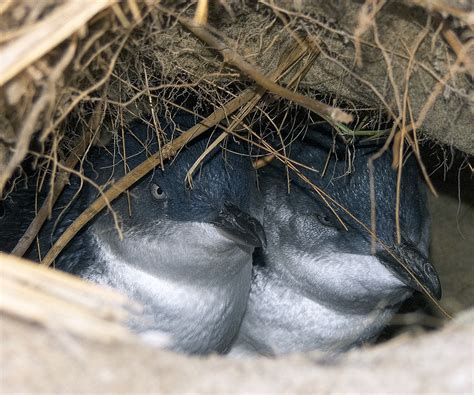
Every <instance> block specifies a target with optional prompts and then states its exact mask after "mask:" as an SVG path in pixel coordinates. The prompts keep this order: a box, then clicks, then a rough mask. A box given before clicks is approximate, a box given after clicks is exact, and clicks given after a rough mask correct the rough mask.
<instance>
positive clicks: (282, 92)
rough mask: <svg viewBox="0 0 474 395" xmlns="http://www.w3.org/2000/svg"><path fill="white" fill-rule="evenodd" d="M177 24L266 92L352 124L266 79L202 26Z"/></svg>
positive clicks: (339, 113) (344, 116)
mask: <svg viewBox="0 0 474 395" xmlns="http://www.w3.org/2000/svg"><path fill="white" fill-rule="evenodd" d="M178 20H179V22H180V23H181V24H182V25H183V26H185V27H186V28H187V29H188V30H189V31H191V32H192V33H193V34H195V35H196V36H197V37H199V38H200V39H201V40H202V41H204V42H205V43H207V44H208V45H210V46H211V47H212V48H214V49H215V50H216V51H218V52H220V53H221V55H222V56H223V57H224V61H225V62H226V63H229V64H231V65H233V66H234V67H237V68H238V69H239V70H240V71H242V72H243V73H244V74H246V75H248V76H249V77H250V78H252V79H253V80H254V81H255V82H256V83H257V84H258V85H260V86H261V87H262V88H265V89H266V90H268V91H270V92H272V93H274V94H276V95H278V96H280V97H283V98H285V99H288V100H291V101H293V102H295V103H297V104H299V105H301V106H303V107H305V108H307V109H309V110H311V111H314V112H315V113H317V114H319V115H321V116H322V115H325V116H329V117H330V118H331V119H332V120H333V121H336V122H343V123H349V122H352V115H350V114H348V113H346V112H344V111H342V110H341V109H339V108H335V107H331V106H328V105H327V104H324V103H321V102H319V101H316V100H313V99H311V98H310V97H307V96H304V95H300V94H299V93H296V92H292V91H290V90H289V89H286V88H284V87H282V86H280V85H278V84H276V83H274V82H273V81H271V80H270V79H269V78H267V77H266V76H265V75H264V74H263V73H262V72H260V71H259V70H257V69H256V68H255V66H253V65H251V64H250V63H248V62H247V61H246V60H245V59H244V58H243V57H242V56H240V55H239V54H238V53H236V52H235V51H233V50H232V49H230V48H229V47H228V46H227V45H226V44H224V43H223V42H221V41H220V40H219V39H217V38H216V37H215V36H213V35H212V34H211V33H210V32H209V30H208V29H207V28H205V27H203V26H202V25H199V24H197V23H196V22H194V21H193V20H190V19H188V18H184V17H181V16H179V17H178Z"/></svg>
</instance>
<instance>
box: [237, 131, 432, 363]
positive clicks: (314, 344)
mask: <svg viewBox="0 0 474 395" xmlns="http://www.w3.org/2000/svg"><path fill="white" fill-rule="evenodd" d="M308 134H309V135H311V138H308V137H307V138H305V139H304V141H301V140H296V141H294V142H293V143H292V145H291V147H290V148H289V149H288V151H289V157H290V158H292V159H294V160H296V161H298V162H300V163H302V164H304V165H307V166H308V167H309V168H308V169H306V168H301V174H303V176H305V177H307V178H308V179H309V180H310V181H311V182H312V183H313V184H314V185H315V186H317V187H319V188H320V189H321V190H323V191H325V193H327V195H329V196H330V197H331V198H332V199H334V201H335V202H337V203H339V204H340V205H341V206H343V207H344V208H345V209H347V210H348V212H346V211H344V210H343V209H341V207H340V206H338V205H337V204H335V203H334V202H331V200H330V199H329V198H327V196H326V197H325V200H326V202H325V201H323V199H322V198H321V197H320V196H319V194H318V193H317V192H315V190H314V188H313V187H312V186H310V185H308V183H307V182H306V181H304V180H302V179H301V177H298V176H297V175H295V173H292V174H291V181H290V192H289V193H288V184H287V178H286V171H285V168H284V165H282V164H279V163H277V161H276V160H274V161H273V162H272V163H271V164H269V165H267V166H266V167H264V168H263V169H262V170H261V172H260V174H259V185H260V189H261V195H262V199H263V205H264V214H263V227H264V230H265V233H266V236H267V240H268V243H267V247H266V248H265V249H262V248H259V249H257V251H256V252H255V257H254V269H253V279H252V286H251V291H250V296H249V301H248V305H247V309H246V313H245V315H244V319H243V321H242V325H241V328H240V331H239V334H238V336H237V339H236V342H235V344H234V346H233V348H232V350H231V352H230V354H231V355H233V356H249V355H266V356H275V355H281V354H287V353H294V352H308V351H313V350H319V351H324V352H329V353H336V354H337V353H340V352H344V351H346V350H348V349H350V348H352V347H355V346H357V345H361V344H363V343H366V342H370V341H373V340H375V339H376V338H377V336H378V335H379V333H380V332H381V331H382V329H383V328H384V327H385V326H386V325H387V323H388V322H389V321H390V319H391V318H392V316H393V315H394V313H395V312H396V311H397V309H398V307H399V306H400V304H401V303H402V302H403V301H404V300H406V299H407V298H409V297H410V296H411V295H412V293H413V292H415V291H422V289H423V288H425V289H426V290H427V291H428V292H429V293H430V294H431V295H432V296H433V297H434V298H436V299H439V298H440V297H441V285H440V281H439V278H438V275H437V273H436V270H435V268H434V266H433V265H432V264H431V263H430V262H429V260H428V258H427V257H428V244H429V215H428V212H427V208H426V207H427V191H426V188H425V186H424V184H423V182H422V180H421V177H420V174H419V172H418V168H417V164H416V161H415V159H414V158H413V157H408V158H406V159H405V161H404V164H403V173H402V179H401V194H400V196H401V201H400V211H399V218H400V228H401V243H397V239H396V236H395V232H396V225H395V218H396V212H395V211H396V210H395V207H396V203H395V202H396V188H397V173H396V172H395V171H394V170H393V169H392V165H391V163H392V155H391V154H390V153H389V152H386V153H384V154H383V155H382V157H380V158H379V159H378V160H375V161H374V171H373V181H374V191H375V201H374V203H375V210H376V236H377V241H376V243H375V254H373V253H372V252H373V251H372V245H371V241H372V238H371V234H370V232H368V231H367V229H371V207H372V205H371V196H370V195H371V189H370V172H369V167H368V163H369V158H370V157H371V156H373V154H374V153H375V152H377V151H378V150H379V149H380V148H381V145H380V144H375V145H374V143H372V142H371V143H356V145H355V147H354V149H353V150H352V156H351V157H352V160H351V161H350V162H349V163H348V161H346V160H345V158H344V155H342V158H341V149H339V148H340V144H339V143H336V145H338V144H339V148H336V149H333V151H334V152H333V153H332V154H331V156H330V159H329V160H328V154H329V152H331V150H332V146H333V138H332V136H330V135H328V134H327V133H325V130H321V129H318V130H310V131H309V133H308ZM344 151H345V147H344ZM327 203H329V204H330V205H331V207H332V209H331V208H330V207H328V204H327ZM349 213H350V214H351V215H353V216H354V217H355V218H357V220H358V221H360V222H358V221H357V220H355V219H354V218H353V217H352V216H351V215H350V214H349ZM336 214H337V216H336ZM338 217H339V218H338ZM340 220H341V221H342V222H341V221H340ZM343 224H344V225H343ZM362 224H363V225H362ZM400 262H401V263H400ZM402 264H403V265H405V266H406V267H407V268H408V269H409V270H410V271H411V274H409V273H408V272H407V270H405V269H404V268H403V266H402ZM414 277H416V279H415V278H414Z"/></svg>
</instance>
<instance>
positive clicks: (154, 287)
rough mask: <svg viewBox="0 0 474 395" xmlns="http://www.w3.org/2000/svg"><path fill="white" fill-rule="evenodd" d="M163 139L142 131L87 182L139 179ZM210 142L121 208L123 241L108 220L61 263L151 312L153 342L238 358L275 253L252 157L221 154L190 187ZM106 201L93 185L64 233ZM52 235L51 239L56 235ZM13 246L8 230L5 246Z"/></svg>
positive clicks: (141, 322) (133, 130) (147, 327)
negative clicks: (264, 264)
mask: <svg viewBox="0 0 474 395" xmlns="http://www.w3.org/2000/svg"><path fill="white" fill-rule="evenodd" d="M160 121H161V124H162V125H161V127H162V128H163V130H164V135H165V136H167V137H168V138H170V137H171V136H172V135H177V134H179V131H180V130H187V129H188V128H190V127H191V126H193V125H194V117H192V116H189V115H186V114H183V113H181V112H180V113H178V114H177V115H176V116H174V117H173V119H172V121H171V122H165V121H164V120H163V119H162V120H160ZM156 136H157V133H156V131H155V130H153V129H152V128H148V127H147V126H146V125H145V124H143V123H139V122H136V123H134V124H132V126H131V127H130V131H129V133H126V134H125V141H121V138H120V137H118V138H117V139H116V141H115V143H114V144H111V145H109V146H107V147H106V148H103V149H98V148H96V149H93V150H92V152H91V153H90V154H89V156H88V157H87V161H86V162H87V163H88V164H87V165H86V166H85V167H86V168H87V169H86V171H85V173H86V175H87V176H88V177H89V178H90V179H92V180H93V181H95V182H96V183H97V184H99V185H101V184H103V183H104V182H105V181H113V180H116V179H118V178H120V177H122V176H123V174H124V167H127V168H129V169H132V168H134V167H135V166H137V165H138V164H139V163H141V162H142V161H143V160H144V159H146V157H147V156H149V155H152V154H153V153H155V152H156V151H157V149H158V143H157V137H156ZM208 140H209V137H202V138H201V139H199V140H198V141H196V142H191V143H189V144H188V146H187V147H186V148H184V149H183V150H182V151H181V152H180V153H179V154H178V155H177V156H176V157H175V158H174V159H173V160H171V161H170V162H169V163H165V168H164V170H162V169H160V168H157V169H155V170H154V171H153V173H152V174H150V175H148V176H146V177H145V178H144V179H142V180H140V181H138V182H137V183H136V184H135V185H134V186H133V187H132V188H131V189H130V190H129V192H128V196H127V194H123V195H122V196H121V197H120V198H118V199H117V200H116V201H114V202H113V203H112V209H113V210H114V211H115V212H116V213H117V214H118V217H119V220H120V226H121V229H122V233H123V239H122V240H121V239H120V237H119V234H118V232H117V231H116V229H115V226H116V224H115V222H114V220H113V217H112V215H110V213H109V212H103V213H102V214H100V215H99V216H98V217H97V218H96V219H95V220H94V221H93V222H92V223H91V225H90V226H88V227H87V228H86V229H84V230H83V231H82V232H80V233H79V234H78V235H77V236H76V237H75V238H74V239H73V240H72V241H71V243H70V245H69V246H68V247H66V249H65V250H64V251H63V253H62V254H61V255H60V256H59V257H58V259H57V260H56V267H57V268H59V269H62V270H65V271H68V272H71V273H74V274H77V275H79V276H81V277H83V278H85V279H88V280H91V281H94V282H96V283H100V284H104V285H108V286H111V287H113V288H115V289H118V290H119V291H122V292H124V293H125V294H127V295H129V296H130V297H131V298H133V299H134V300H136V301H138V302H141V304H142V305H143V306H144V309H143V314H140V315H139V316H137V317H134V318H133V319H132V320H131V322H130V326H131V327H132V328H133V329H134V330H136V331H137V332H139V333H140V334H141V335H143V336H144V337H145V338H148V339H151V340H152V339H154V338H155V337H154V335H155V334H158V335H159V338H160V339H162V336H161V335H164V336H165V337H166V338H167V339H168V347H169V348H170V349H173V350H176V351H182V352H186V353H194V354H206V353H210V352H219V353H224V352H226V351H227V350H228V349H229V347H230V344H231V343H232V341H233V339H234V338H235V336H236V333H237V331H238V328H239V325H240V322H241V319H242V316H243V314H244V310H245V307H246V304H247V298H248V294H249V288H250V282H251V264H252V253H253V250H254V248H255V247H257V246H262V243H265V235H264V231H263V228H262V226H261V224H260V223H259V221H258V220H256V219H255V218H254V216H253V215H252V212H251V207H250V204H249V196H251V195H252V189H253V188H255V178H254V172H253V169H252V167H251V163H250V160H249V158H248V157H245V156H243V155H238V154H234V153H231V152H226V153H225V154H223V153H222V152H221V150H220V149H214V150H213V151H212V152H211V153H210V154H209V155H208V156H207V158H206V159H205V160H204V161H203V163H202V164H201V166H200V169H199V171H197V172H196V175H195V176H194V181H193V188H192V189H190V188H188V187H186V185H185V176H186V172H187V171H188V169H189V168H190V166H191V165H193V163H194V162H195V161H196V160H197V159H198V157H199V155H201V153H202V152H203V151H204V150H205V148H206V146H207V144H208V142H209V141H208ZM124 146H125V151H126V154H125V155H122V153H123V147H124ZM233 149H234V150H235V147H233ZM237 150H238V148H237ZM75 182H76V184H77V181H75ZM76 189H77V188H76ZM74 193H75V190H74V188H71V190H70V191H68V192H66V195H65V196H66V197H63V198H62V199H61V200H62V202H63V204H64V203H65V202H68V201H70V200H72V195H73V194H74ZM97 196H98V193H97V190H96V189H95V188H93V187H91V186H90V185H84V187H83V191H82V192H81V194H80V197H79V198H78V199H77V201H76V202H74V203H73V205H72V206H71V207H70V210H69V211H68V212H67V213H66V214H65V215H64V216H63V218H62V219H61V220H60V221H59V222H58V223H59V225H58V227H57V231H56V233H59V234H60V233H61V232H62V231H63V230H64V229H65V228H66V227H67V226H68V225H69V224H70V223H71V222H72V220H74V219H75V217H76V216H77V214H78V213H79V212H80V211H82V209H83V208H85V207H87V205H88V204H89V203H90V202H91V201H93V200H94V199H95V198H96V197H97ZM59 206H61V203H60V204H59ZM129 211H130V213H129ZM72 212H74V213H75V215H72ZM257 214H258V213H256V215H257ZM0 221H1V220H0ZM4 225H5V223H4ZM8 228H9V229H11V226H10V225H9V226H8ZM45 230H46V231H48V230H49V231H50V232H51V226H50V227H49V228H48V227H46V228H45V229H44V230H43V233H47V232H45ZM10 232H11V231H10ZM8 236H9V232H8V231H7V230H6V227H5V226H3V225H2V230H1V231H0V243H3V242H2V241H1V240H5V238H8ZM46 238H47V237H46ZM43 239H44V237H43Z"/></svg>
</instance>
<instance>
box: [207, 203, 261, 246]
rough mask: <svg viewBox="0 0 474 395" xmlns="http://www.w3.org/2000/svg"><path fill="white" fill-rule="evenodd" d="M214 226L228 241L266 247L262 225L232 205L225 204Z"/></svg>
mask: <svg viewBox="0 0 474 395" xmlns="http://www.w3.org/2000/svg"><path fill="white" fill-rule="evenodd" d="M212 223H213V224H214V225H216V226H217V227H218V229H219V230H220V231H221V232H222V233H223V234H224V235H225V236H226V237H228V238H229V239H231V240H234V241H235V242H236V243H238V244H242V245H245V246H250V247H263V248H265V247H266V246H267V238H266V236H265V231H264V230H263V226H262V224H260V222H258V221H257V220H256V219H255V218H254V217H251V216H250V215H248V214H247V213H244V212H243V211H242V210H241V209H240V208H238V207H237V206H235V205H234V204H232V203H225V204H224V208H223V209H222V210H221V211H220V213H219V215H218V216H217V218H216V219H215V220H214V221H212Z"/></svg>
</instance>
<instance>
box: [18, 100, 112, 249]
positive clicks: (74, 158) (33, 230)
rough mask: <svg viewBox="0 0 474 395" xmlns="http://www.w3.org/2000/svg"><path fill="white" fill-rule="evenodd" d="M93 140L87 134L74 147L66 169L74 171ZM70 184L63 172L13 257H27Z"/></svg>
mask: <svg viewBox="0 0 474 395" xmlns="http://www.w3.org/2000/svg"><path fill="white" fill-rule="evenodd" d="M102 107H103V102H102V103H100V104H99V105H98V106H97V109H96V112H95V113H94V115H93V117H92V119H91V125H90V130H91V131H92V130H97V128H98V126H99V124H100V119H101V113H102V110H101V108H102ZM92 140H93V136H92V133H86V134H85V136H84V138H83V139H82V140H81V141H80V142H79V143H78V144H77V145H76V146H75V147H74V149H73V150H72V152H71V153H70V154H69V156H68V157H67V159H66V160H65V162H64V164H63V165H64V167H66V168H69V169H73V168H74V167H76V165H77V162H79V159H80V158H82V156H83V155H84V153H85V152H86V150H87V147H88V146H89V144H90V142H91V141H92ZM68 182H69V174H68V173H67V172H66V171H61V172H60V173H59V175H58V177H57V179H56V180H55V183H54V188H53V189H51V190H50V191H49V193H48V196H47V197H46V199H45V201H44V202H43V205H42V206H41V208H40V210H39V211H38V214H36V217H35V218H34V220H33V221H32V222H31V223H30V225H29V226H28V229H27V230H26V232H25V233H24V234H23V236H22V237H21V239H20V240H19V241H18V243H17V244H16V246H15V248H14V249H13V251H12V252H11V253H12V254H13V255H16V256H23V255H25V253H26V251H27V250H28V248H29V247H30V245H31V243H32V242H33V240H34V239H35V237H36V236H37V235H38V233H39V231H40V230H41V227H42V226H43V224H44V223H45V221H46V220H47V219H48V215H49V213H50V208H51V207H52V206H54V204H55V203H56V201H57V200H58V197H59V195H60V194H61V192H62V190H63V189H64V187H65V186H66V184H68Z"/></svg>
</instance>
